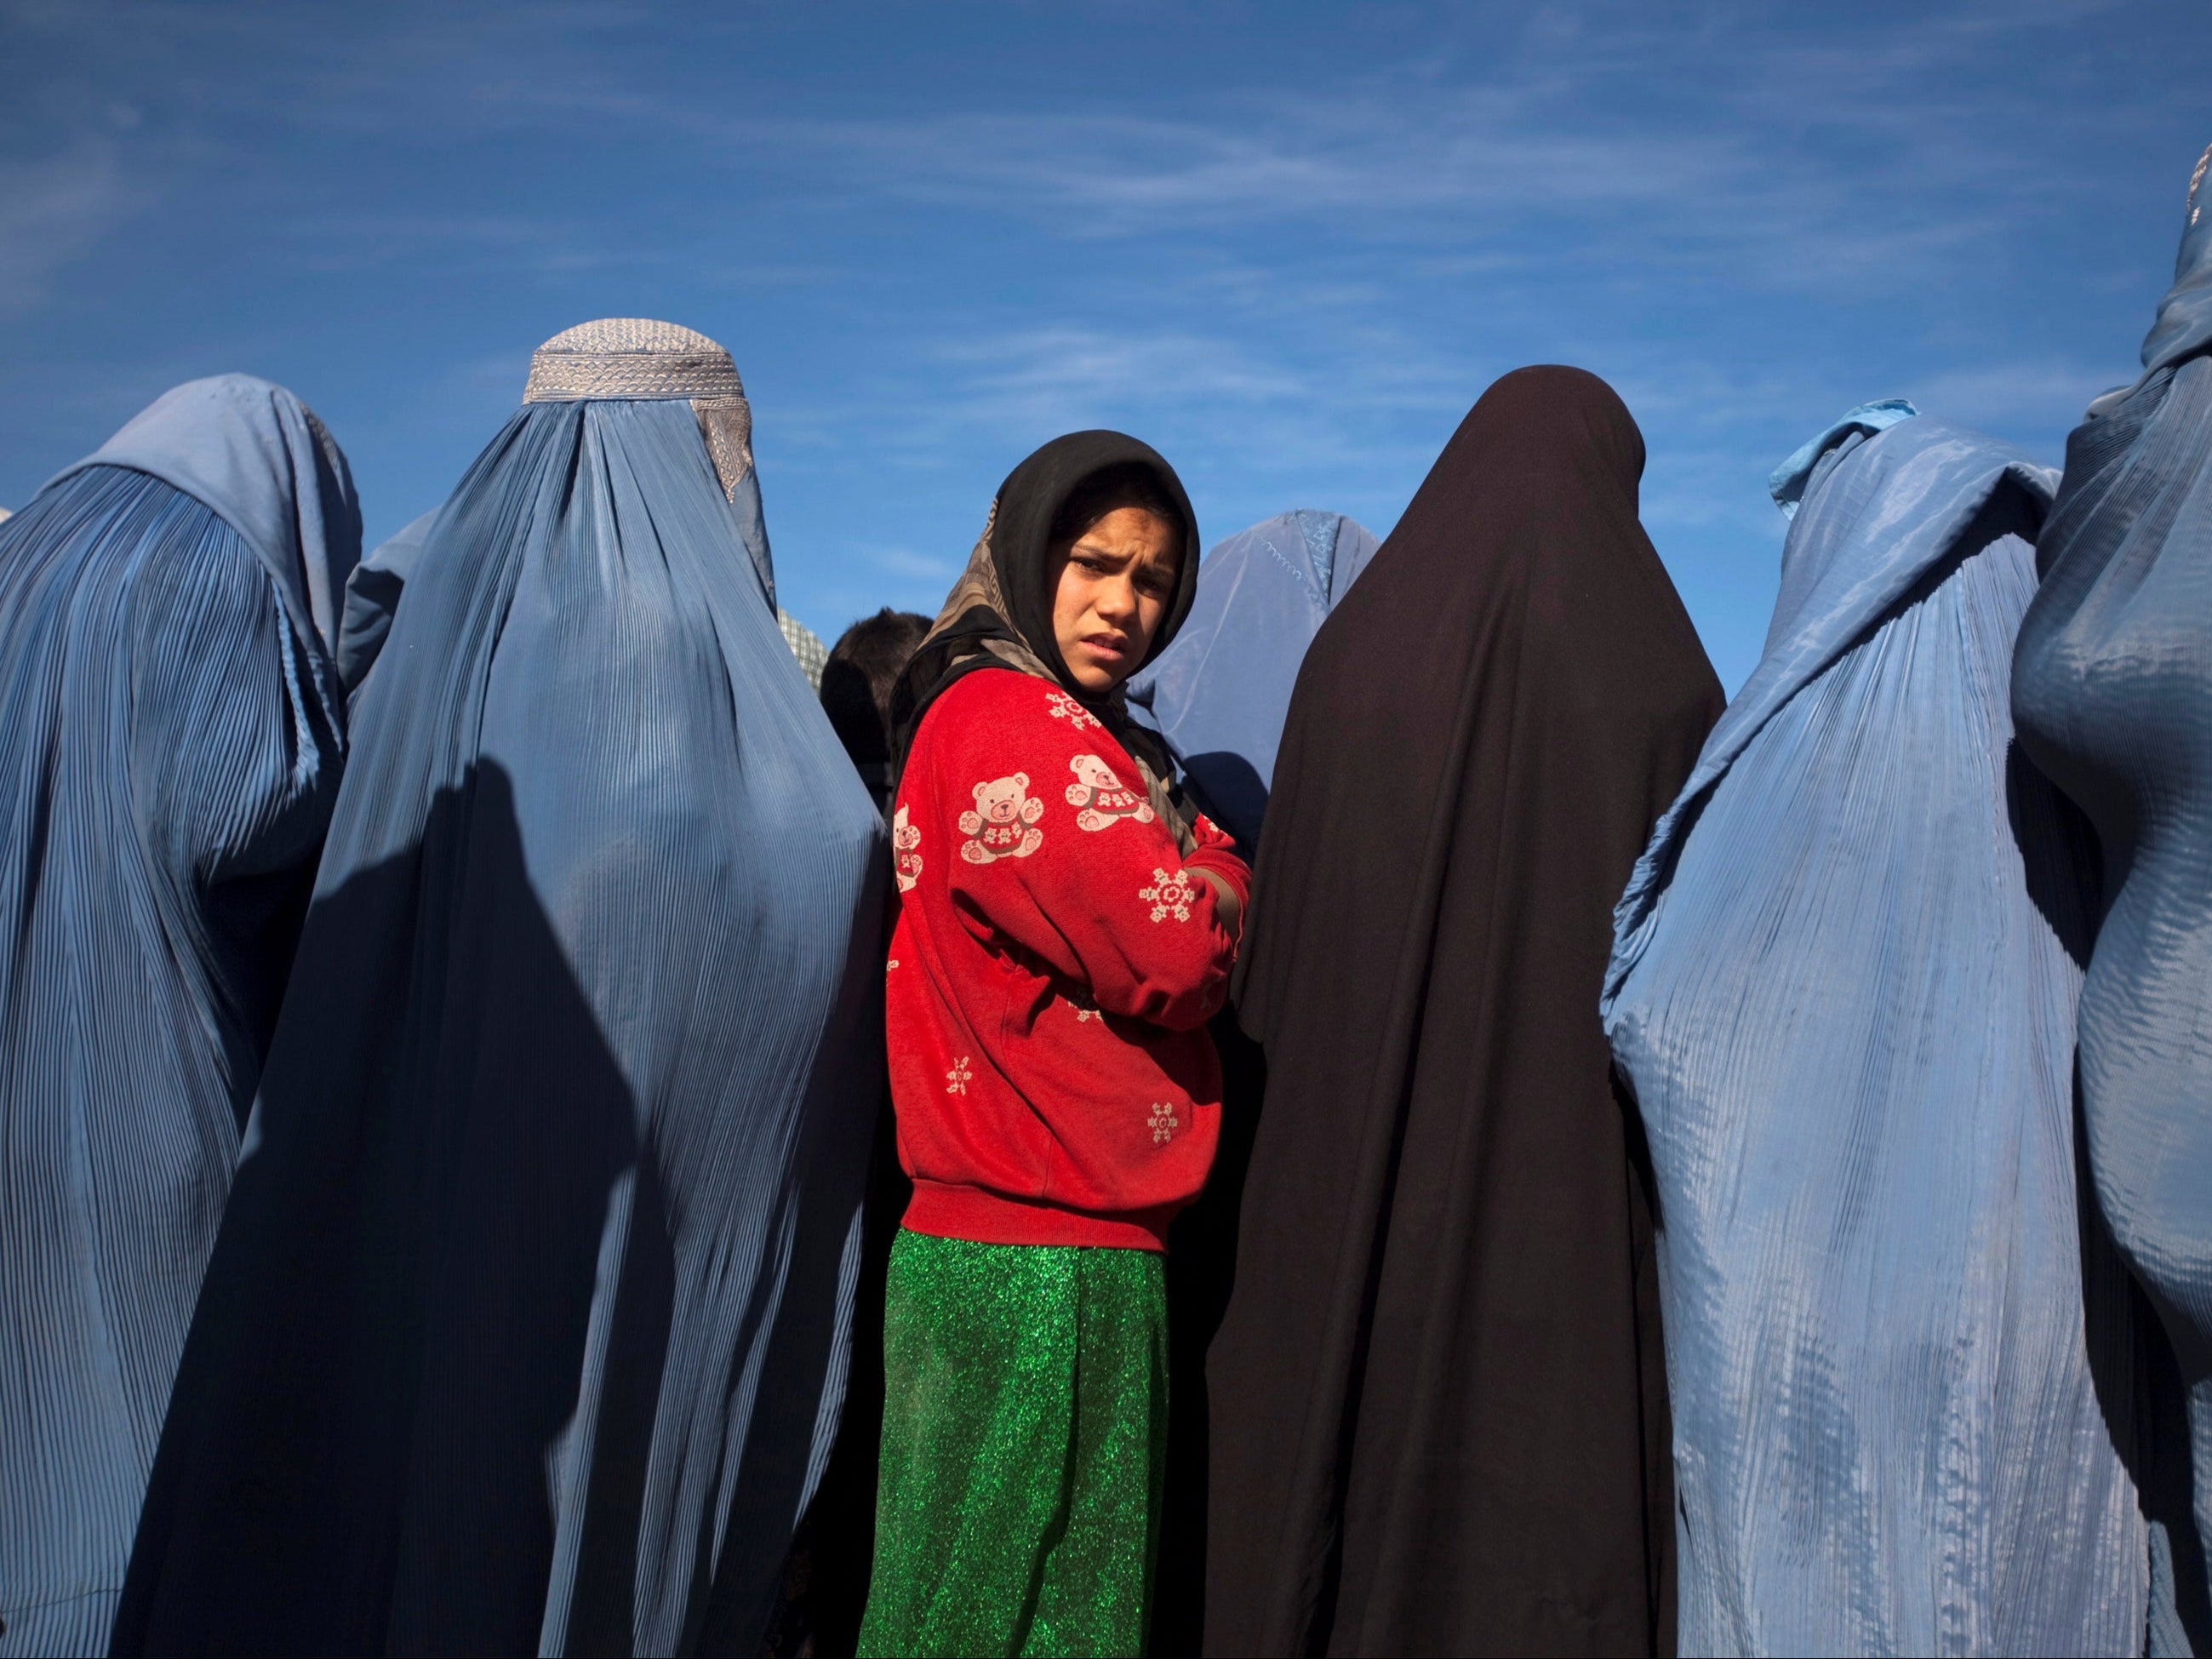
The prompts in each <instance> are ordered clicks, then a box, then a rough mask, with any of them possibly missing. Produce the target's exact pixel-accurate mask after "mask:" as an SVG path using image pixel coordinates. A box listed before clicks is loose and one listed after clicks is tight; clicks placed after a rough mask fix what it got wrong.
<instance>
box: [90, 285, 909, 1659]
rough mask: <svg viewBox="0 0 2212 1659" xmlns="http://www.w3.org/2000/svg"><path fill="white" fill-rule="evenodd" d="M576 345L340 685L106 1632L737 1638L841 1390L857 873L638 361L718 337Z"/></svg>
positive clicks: (781, 660) (769, 627) (867, 1116)
mask: <svg viewBox="0 0 2212 1659" xmlns="http://www.w3.org/2000/svg"><path fill="white" fill-rule="evenodd" d="M608 332H610V331H605V330H602V329H599V328H598V327H596V326H592V325H587V326H586V328H585V329H582V330H577V331H571V332H570V333H569V334H568V335H564V336H562V337H559V338H558V339H556V341H554V342H552V343H549V345H548V346H547V347H546V348H544V349H542V350H541V352H540V354H539V355H540V359H541V362H540V364H539V366H538V367H539V368H540V369H544V368H545V367H546V365H545V364H544V362H543V361H542V360H543V359H544V358H545V357H547V356H558V355H560V354H561V353H562V352H563V351H564V350H574V351H577V352H579V353H580V354H581V355H586V356H598V357H601V358H604V357H605V356H610V355H612V354H613V353H616V352H620V351H629V352H632V353H635V355H636V356H638V357H639V358H640V359H641V361H640V362H639V363H638V365H637V367H638V370H639V378H638V379H637V380H636V381H635V382H630V381H626V380H623V379H622V378H621V377H620V376H619V375H611V374H608V373H606V372H605V367H606V366H605V363H604V362H601V363H599V364H598V365H596V366H595V378H593V379H592V380H591V382H590V386H589V393H590V395H589V396H588V397H575V398H569V397H558V398H556V397H553V396H551V395H550V394H549V395H547V396H545V397H544V398H540V399H539V400H538V401H532V402H529V403H526V404H525V405H524V406H523V407H522V409H521V410H520V411H518V412H517V413H516V414H515V416H513V418H512V419H511V420H509V421H508V422H507V426H506V428H504V429H503V430H502V431H501V433H500V434H499V435H498V436H497V437H496V438H495V439H494V440H493V441H492V442H491V444H490V445H489V447H488V448H486V449H485V451H484V452H483V454H482V455H481V456H480V457H479V458H478V459H477V462H476V464H475V465H473V466H472V467H471V469H470V470H469V471H468V473H467V475H466V476H465V477H464V478H463V479H462V481H461V483H460V484H459V488H458V489H456V491H455V492H454V495H453V498H452V499H451V500H450V501H448V502H447V504H446V506H445V507H444V508H443V509H442V510H441V513H439V515H438V518H437V520H436V521H435V524H434V525H433V526H432V527H431V529H430V531H429V533H428V537H427V538H426V539H425V541H424V542H423V544H422V549H421V556H420V561H419V563H418V564H417V566H416V570H415V574H414V576H413V579H412V580H410V582H409V583H408V584H407V587H406V599H405V603H404V605H400V606H399V608H398V612H397V615H396V616H395V617H393V619H392V623H391V635H390V638H389V640H388V641H387V642H386V647H385V650H384V653H383V656H382V658H381V659H380V661H379V662H378V664H377V666H376V670H375V671H374V673H372V674H371V675H370V676H369V677H368V681H367V682H366V684H365V685H364V686H363V688H362V693H361V696H360V697H359V699H358V701H357V702H356V708H355V750H354V760H355V765H354V769H353V771H352V775H351V777H350V779H349V787H347V788H346V789H344V790H343V793H341V795H340V798H339V801H338V805H337V813H336V816H335V819H334V822H333V824H332V831H331V843H330V847H329V850H328V852H327V854H326V855H325V859H324V861H323V866H322V870H321V872H320V876H319V879H318V882H317V884H316V890H315V899H314V905H313V909H312V910H311V912H310V914H309V915H308V918H307V927H306V932H305V934H304V936H303V938H302V940H301V946H300V952H299V958H298V963H297V965H296V966H295V969H294V973H293V977H292V983H291V987H290V989H289V993H288V994H287V996H286V999H285V1003H284V1009H283V1016H282V1018H281V1019H280V1021H279V1023H278V1026H277V1030H276V1038H275V1041H274V1042H273V1044H272V1046H271V1049H270V1064H269V1066H268V1070H267V1073H266V1074H265V1076H264V1079H263V1084H262V1089H261V1093H260V1097H259V1099H258V1103H257V1105H256V1108H255V1115H254V1121H253V1124H252V1129H251V1131H250V1132H249V1133H248V1135H247V1138H246V1151H245V1154H244V1157H243V1158H242V1160H241V1163H240V1170H239V1175H238V1180H237V1183H236V1186H235V1188H234V1194H233V1199H232V1202H231V1206H230V1210H229V1212H228V1215H227V1216H226V1217H225V1218H224V1222H223V1228H222V1237H221V1239H220V1242H219V1243H218V1245H217V1248H216V1256H215V1260H214V1261H213V1263H212V1264H211V1267H210V1274H209V1279H208V1284H207V1288H206V1291H205V1293H204V1295H203V1297H202V1299H201V1304H200V1308H199V1311H198V1314H197V1317H196V1319H195V1321H194V1324H193V1328H192V1334H191V1340H190V1342H189V1344H188V1347H187V1352H186V1356H185V1362H184V1364H183V1366H182V1368H181V1370H180V1374H179V1380H178V1384H177V1389H176V1395H175V1400H174V1403H173V1407H172V1409H171V1412H170V1415H169V1421H168V1425H167V1430H166V1431H165V1433H164V1436H163V1438H162V1443H161V1452H160V1455H159V1456H158V1458H157V1460H156V1467H155V1476H154V1480H153V1482H152V1486H151V1488H150V1492H149V1500H148V1504H147V1509H146V1515H145V1519H144V1522H143V1525H142V1528H141V1530H140V1534H139V1540H138V1545H137V1553H136V1554H135V1556H134V1558H133V1560H132V1565H131V1578H130V1581H129V1585H128V1589H127V1590H126V1594H125V1600H124V1604H123V1607H122V1610H121V1613H120V1614H119V1616H118V1622H117V1629H116V1648H117V1650H118V1651H121V1652H142V1651H196V1652H211V1651H271V1650H290V1651H302V1652H319V1651H346V1652H366V1651H374V1652H385V1651H404V1652H502V1653H513V1652H531V1651H537V1652H544V1653H568V1652H596V1651H603V1650H611V1651H623V1652H639V1653H667V1652H675V1651H689V1650H696V1649H697V1648H699V1647H701V1646H702V1645H707V1646H711V1647H715V1648H730V1649H736V1650H749V1649H750V1647H752V1646H754V1645H757V1643H758V1641H759V1638H760V1633H761V1631H762V1629H763V1626H764V1625H765V1622H766V1620H767V1616H768V1613H769V1603H770V1600H771V1598H772V1596H773V1594H774V1592H775V1579H776V1575H777V1571H778V1569H779V1568H780V1566H781V1563H782V1560H783V1559H784V1555H785V1553H786V1551H787V1547H788V1544H789V1541H790V1537H791V1533H792V1529H793V1524H794V1522H795V1520H796V1517H797V1516H798V1514H799V1510H800V1508H801V1506H802V1504H803V1503H804V1502H805V1497H806V1494H807V1492H808V1490H809V1488H810V1486H811V1482H812V1481H813V1480H814V1479H815V1478H816V1477H817V1474H818V1471H819V1465H820V1462H821V1461H822V1459H823V1457H824V1456H826V1455H827V1449H828V1447H829V1441H830V1437H831V1434H832V1432H833V1431H834V1429H835V1426H836V1415H837V1411H838V1406H839V1401H840V1400H841V1397H842V1378H843V1364H844V1356H845V1353H846V1351H847V1346H846V1345H847V1340H848V1324H849V1319H850V1295H851V1287H852V1282H853V1280H852V1275H853V1272H854V1267H855V1266H856V1263H857V1256H856V1249H855V1244H856V1238H857V1222H858V1218H859V1206H860V1193H861V1185H862V1181H863V1177H864V1174H865V1169H866V1158H867V1152H868V1145H869V1136H870V1132H871V1129H872V1126H873V1121H874V1112H875V1106H876V1101H877V1097H878V1091H879V1089H880V1086H881V1084H880V1079H881V1075H882V1067H883V1054H882V1048H881V1027H880V1012H879V1010H880V999H881V996H882V991H881V988H880V987H881V974H882V968H881V960H882V956H881V948H880V947H881V941H882V938H883V933H882V902H883V894H884V885H885V881H886V873H887V866H888V860H887V859H886V857H885V856H884V854H885V848H884V844H883V838H884V829H883V823H882V820H881V818H880V817H878V815H877V813H876V811H875V808H874V806H873V805H872V803H871V802H870V801H869V799H868V797H867V794H866V791H865V790H864V789H862V788H861V787H860V782H859V781H858V780H857V779H856V778H855V777H854V774H853V769H852V767H851V766H850V765H849V764H848V763H847V761H846V759H845V757H844V753H843V751H842V749H840V748H839V746H838V744H837V741H836V737H835V735H834V734H833V733H832V732H831V731H830V728H829V722H828V720H826V719H825V718H824V717H823V714H822V711H821V708H820V706H819V705H818V704H817V702H816V701H815V700H814V698H813V696H811V693H810V692H809V690H808V689H807V686H806V684H805V680H804V678H801V676H799V674H798V673H796V672H794V671H793V667H792V664H791V659H790V653H789V652H788V651H787V649H786V647H785V646H784V643H783V640H782V637H781V635H780V634H779V632H778V631H777V629H776V623H775V606H774V600H773V597H772V595H771V593H770V591H769V584H768V582H767V580H766V579H765V574H764V572H763V570H762V568H761V567H760V565H759V563H758V562H757V557H756V555H757V556H761V557H764V556H765V543H764V542H761V543H759V544H758V545H757V547H756V546H755V544H754V543H753V541H752V540H751V539H750V538H749V534H748V531H749V525H748V520H747V519H746V515H745V514H744V513H742V512H740V511H739V510H738V505H737V504H735V503H733V502H732V499H731V497H730V495H729V493H728V490H727V485H726V480H725V478H724V477H722V476H721V475H720V473H719V472H718V469H717V466H716V464H715V456H714V453H713V451H712V448H711V447H710V444H709V442H708V434H707V432H706V430H705V417H704V416H702V415H700V414H699V413H698V412H697V411H696V410H695V409H694V408H693V407H692V406H691V399H692V398H694V397H696V396H697V395H699V394H698V393H697V392H696V387H695V386H694V385H693V383H692V382H691V381H690V380H687V379H686V378H685V376H684V374H671V373H669V372H666V371H667V369H668V366H667V365H665V364H662V363H659V362H654V361H653V359H654V358H656V357H657V356H660V355H662V354H664V353H665V355H667V356H671V357H672V358H676V359H678V360H681V359H684V358H685V357H687V356H689V357H694V358H696V357H700V356H708V355H711V354H712V353H714V352H719V350H720V348H718V347H714V343H713V342H712V341H708V340H706V339H705V338H704V337H702V336H699V335H696V334H693V333H692V332H691V331H689V330H682V329H676V328H673V327H672V326H671V325H665V324H653V325H623V327H622V328H621V329H620V330H617V331H611V332H612V333H613V334H614V336H615V338H614V343H612V344H611V345H606V346H605V348H604V349H602V342H601V338H600V337H601V336H602V335H604V334H606V333H608ZM724 361H725V363H726V355H725V359H724ZM559 367H560V366H559V365H557V364H556V365H554V368H559ZM617 367H619V364H617ZM681 367H682V363H681V362H680V361H679V362H678V368H681ZM730 374H731V378H732V379H734V371H733V370H732V371H730ZM537 379H538V375H537V374H533V380H537ZM556 385H557V383H556ZM541 390H542V387H541ZM739 482H740V483H742V482H744V479H743V478H742V477H741V478H740V479H739Z"/></svg>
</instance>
